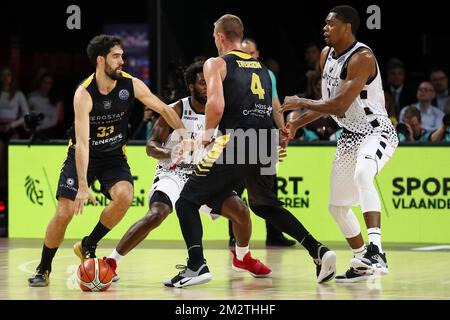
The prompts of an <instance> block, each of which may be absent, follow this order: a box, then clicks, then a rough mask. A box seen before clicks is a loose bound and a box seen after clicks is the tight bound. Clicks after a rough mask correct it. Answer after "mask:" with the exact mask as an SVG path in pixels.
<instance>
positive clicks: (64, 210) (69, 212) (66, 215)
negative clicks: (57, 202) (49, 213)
mask: <svg viewBox="0 0 450 320" xmlns="http://www.w3.org/2000/svg"><path fill="white" fill-rule="evenodd" d="M73 215H74V211H73V206H67V207H58V209H57V210H56V215H55V218H56V220H57V222H58V225H61V226H62V225H65V226H67V225H68V224H69V223H70V221H71V220H72V218H73Z"/></svg>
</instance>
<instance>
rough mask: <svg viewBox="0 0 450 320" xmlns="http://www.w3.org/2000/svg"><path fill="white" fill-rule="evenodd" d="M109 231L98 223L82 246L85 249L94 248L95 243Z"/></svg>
mask: <svg viewBox="0 0 450 320" xmlns="http://www.w3.org/2000/svg"><path fill="white" fill-rule="evenodd" d="M109 231H110V229H108V228H107V227H105V226H104V225H103V224H102V223H101V222H100V221H99V222H98V223H97V225H96V226H95V228H94V230H92V232H91V234H90V235H89V236H88V237H87V238H86V242H85V243H83V245H85V246H87V247H92V246H96V245H97V243H98V242H99V241H100V240H101V239H102V238H103V237H104V236H106V234H107V233H108V232H109Z"/></svg>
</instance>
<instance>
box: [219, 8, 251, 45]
mask: <svg viewBox="0 0 450 320" xmlns="http://www.w3.org/2000/svg"><path fill="white" fill-rule="evenodd" d="M214 26H215V27H216V31H217V32H221V33H223V34H224V35H225V37H226V38H227V40H231V41H233V40H239V41H242V38H243V37H244V25H243V24H242V21H241V19H240V18H239V17H238V16H235V15H232V14H225V15H223V16H221V17H220V18H219V19H218V20H217V21H216V22H214Z"/></svg>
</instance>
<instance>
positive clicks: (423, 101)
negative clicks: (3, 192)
mask: <svg viewBox="0 0 450 320" xmlns="http://www.w3.org/2000/svg"><path fill="white" fill-rule="evenodd" d="M434 97H435V92H434V88H433V85H432V84H431V83H430V82H428V81H423V82H422V83H421V84H420V85H419V88H418V89H417V100H418V102H417V103H415V104H413V106H414V107H416V108H417V109H418V110H419V111H420V115H421V118H422V127H423V128H424V129H425V130H426V131H434V130H436V129H437V128H439V126H440V125H441V123H442V118H443V117H444V113H443V112H442V111H441V110H439V109H438V108H436V107H435V106H433V105H432V104H431V102H432V101H433V99H434ZM404 113H405V111H404V110H402V111H401V113H400V119H399V120H400V122H404V120H403V117H404Z"/></svg>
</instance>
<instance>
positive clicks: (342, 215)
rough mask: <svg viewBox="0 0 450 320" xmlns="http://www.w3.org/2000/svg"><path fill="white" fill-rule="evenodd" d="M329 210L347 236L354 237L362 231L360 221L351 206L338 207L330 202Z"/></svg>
mask: <svg viewBox="0 0 450 320" xmlns="http://www.w3.org/2000/svg"><path fill="white" fill-rule="evenodd" d="M328 210H329V211H330V213H331V215H332V216H333V218H334V220H336V222H337V224H338V226H339V228H340V229H341V231H342V234H343V235H344V237H345V238H347V239H348V238H353V237H356V236H357V235H358V234H360V233H361V226H360V225H359V221H358V219H356V216H355V214H354V213H353V211H352V209H351V208H350V207H338V206H333V205H331V204H330V206H329V207H328Z"/></svg>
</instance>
